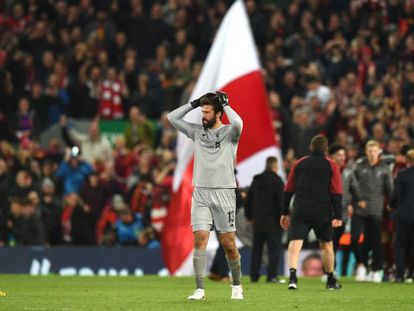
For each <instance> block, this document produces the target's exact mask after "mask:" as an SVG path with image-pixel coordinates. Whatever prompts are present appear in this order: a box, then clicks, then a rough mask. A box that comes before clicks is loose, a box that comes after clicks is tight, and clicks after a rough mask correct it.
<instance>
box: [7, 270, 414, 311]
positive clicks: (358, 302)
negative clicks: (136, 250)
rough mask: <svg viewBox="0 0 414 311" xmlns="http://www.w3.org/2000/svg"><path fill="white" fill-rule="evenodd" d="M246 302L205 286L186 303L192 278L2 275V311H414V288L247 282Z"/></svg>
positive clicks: (224, 287) (226, 288) (218, 286)
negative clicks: (202, 295)
mask: <svg viewBox="0 0 414 311" xmlns="http://www.w3.org/2000/svg"><path fill="white" fill-rule="evenodd" d="M243 281H244V284H243V288H244V297H245V299H244V300H243V301H232V300H230V284H228V283H216V282H212V281H206V284H205V288H206V300H204V301H187V296H188V295H189V294H190V293H191V291H192V290H193V288H194V281H193V278H187V277H186V278H178V277H165V278H161V277H158V276H144V277H60V276H43V277H33V276H27V275H0V291H3V292H5V293H6V296H4V297H0V310H2V311H5V310H76V311H78V310H99V311H101V310H149V311H154V310H218V311H225V310H238V311H245V310H323V311H325V310H348V311H350V310H359V311H363V310H395V311H400V310H414V284H395V283H381V284H373V283H355V282H354V281H352V280H350V279H342V280H341V283H342V285H343V289H342V290H339V291H327V290H326V289H325V288H324V283H321V281H320V279H319V278H300V279H299V283H298V286H299V289H298V290H297V291H288V290H287V285H286V284H267V283H265V282H264V280H261V282H259V283H255V284H251V283H250V282H249V281H248V279H247V278H244V279H243Z"/></svg>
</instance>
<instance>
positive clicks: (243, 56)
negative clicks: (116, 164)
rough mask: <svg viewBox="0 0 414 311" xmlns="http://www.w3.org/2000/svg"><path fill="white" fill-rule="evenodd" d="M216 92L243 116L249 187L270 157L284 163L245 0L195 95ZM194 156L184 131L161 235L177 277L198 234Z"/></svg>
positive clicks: (243, 166)
mask: <svg viewBox="0 0 414 311" xmlns="http://www.w3.org/2000/svg"><path fill="white" fill-rule="evenodd" d="M216 90H221V91H224V92H226V93H227V95H228V98H229V103H230V105H231V107H232V108H233V109H234V110H235V111H236V112H237V113H238V114H239V115H240V117H241V118H242V119H243V132H242V135H241V140H240V143H239V147H238V152H237V170H238V174H237V179H238V182H239V185H240V186H241V187H244V186H249V185H250V183H251V180H252V177H253V176H254V175H256V174H258V173H260V172H261V171H263V169H264V166H265V160H266V158H267V157H268V156H276V157H278V158H279V163H282V162H281V161H282V160H281V154H280V149H279V147H278V143H277V142H276V141H275V135H274V131H273V129H272V125H271V120H270V113H269V108H268V104H267V94H266V90H265V86H264V82H263V79H262V75H261V69H260V64H259V59H258V55H257V52H256V47H255V43H254V39H253V35H252V31H251V29H250V24H249V20H248V16H247V13H246V10H245V7H244V3H243V1H242V0H238V1H236V2H235V3H234V4H233V5H232V6H231V7H230V9H229V10H228V12H227V14H226V16H225V17H224V19H223V21H222V23H221V25H220V28H219V29H218V32H217V34H216V37H215V39H214V42H213V44H212V46H211V48H210V51H209V53H208V56H207V59H206V61H205V63H204V66H203V69H202V71H201V74H200V77H199V79H198V81H197V83H196V86H195V88H194V90H193V92H192V94H191V98H198V97H200V96H201V95H203V94H205V93H207V92H215V91H216ZM185 119H186V120H187V121H189V122H193V123H201V109H195V110H193V111H191V112H190V113H188V114H187V115H186V117H185ZM193 156H194V145H193V142H192V141H191V140H190V139H188V138H187V137H186V136H185V135H183V134H181V133H180V134H179V136H178V142H177V166H176V170H175V175H174V185H173V196H172V200H171V205H170V207H169V210H168V217H167V220H166V223H165V227H164V231H163V238H162V244H163V256H164V261H165V265H166V267H167V268H168V270H169V271H170V274H174V275H186V274H189V273H190V274H191V272H192V264H191V258H192V256H191V254H192V249H193V235H192V232H191V225H190V209H191V194H192V189H193V188H192V173H193ZM212 165H214V164H213V163H212ZM280 167H281V166H280Z"/></svg>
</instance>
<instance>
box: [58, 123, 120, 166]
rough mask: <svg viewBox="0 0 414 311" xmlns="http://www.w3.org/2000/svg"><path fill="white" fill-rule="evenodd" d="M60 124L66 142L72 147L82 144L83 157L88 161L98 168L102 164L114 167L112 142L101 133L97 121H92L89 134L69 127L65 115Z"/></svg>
mask: <svg viewBox="0 0 414 311" xmlns="http://www.w3.org/2000/svg"><path fill="white" fill-rule="evenodd" d="M60 124H61V130H62V136H63V138H64V139H65V141H66V144H67V145H69V146H70V147H72V146H75V145H76V146H80V149H81V151H82V157H83V159H84V160H85V161H86V162H87V163H89V164H90V165H92V166H94V167H95V168H97V169H98V168H99V166H100V165H101V166H102V165H103V166H104V168H112V167H113V158H112V148H111V144H110V143H109V141H108V140H107V139H106V138H105V137H104V136H102V135H101V132H100V129H99V124H98V122H97V121H92V122H91V124H90V125H89V132H88V134H84V133H80V132H79V131H77V130H76V129H74V128H68V121H67V118H66V117H65V116H62V117H61V119H60Z"/></svg>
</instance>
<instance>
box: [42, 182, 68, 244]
mask: <svg viewBox="0 0 414 311" xmlns="http://www.w3.org/2000/svg"><path fill="white" fill-rule="evenodd" d="M40 201H41V202H40V212H41V218H42V223H43V228H44V232H45V233H44V235H45V240H46V243H47V244H49V245H59V244H62V242H63V240H62V226H61V217H62V204H61V200H60V198H59V197H58V196H57V195H56V192H55V185H54V183H53V181H52V180H51V179H50V178H46V179H44V180H43V182H42V185H41V193H40Z"/></svg>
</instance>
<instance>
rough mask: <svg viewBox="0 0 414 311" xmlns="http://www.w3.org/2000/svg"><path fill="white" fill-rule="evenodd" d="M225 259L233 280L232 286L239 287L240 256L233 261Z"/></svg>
mask: <svg viewBox="0 0 414 311" xmlns="http://www.w3.org/2000/svg"><path fill="white" fill-rule="evenodd" d="M226 258H227V263H228V264H229V268H230V271H231V276H232V278H233V285H240V278H241V263H240V255H239V258H237V259H235V260H231V259H230V258H228V257H227V256H226Z"/></svg>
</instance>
